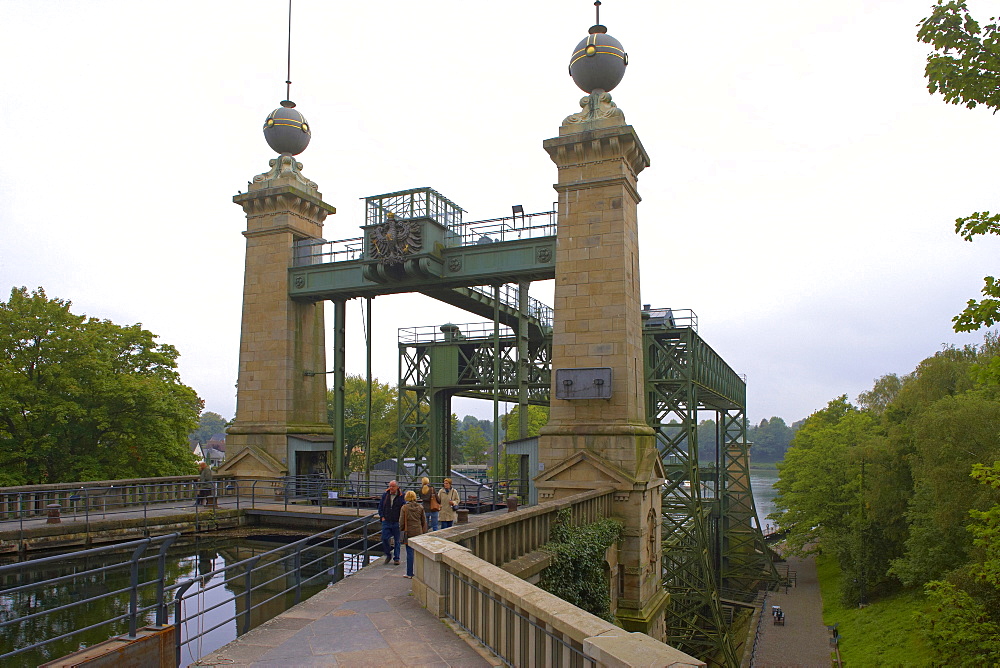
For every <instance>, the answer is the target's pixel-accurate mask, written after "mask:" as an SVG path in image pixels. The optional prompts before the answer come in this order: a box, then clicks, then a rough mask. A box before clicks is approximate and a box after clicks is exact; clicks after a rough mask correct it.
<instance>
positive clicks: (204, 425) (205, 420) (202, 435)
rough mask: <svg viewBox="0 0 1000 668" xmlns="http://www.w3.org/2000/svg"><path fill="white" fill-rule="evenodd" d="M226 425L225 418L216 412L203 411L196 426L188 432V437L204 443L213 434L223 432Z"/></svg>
mask: <svg viewBox="0 0 1000 668" xmlns="http://www.w3.org/2000/svg"><path fill="white" fill-rule="evenodd" d="M228 425H229V423H228V422H226V419H225V418H224V417H222V416H221V415H219V414H218V413H213V412H212V411H205V412H204V413H202V414H201V417H200V418H198V428H197V429H195V430H194V431H193V432H191V433H190V434H188V438H189V439H190V440H192V441H197V442H198V443H200V444H202V445H204V444H205V443H207V442H208V439H210V438H212V436H214V435H215V434H221V433H223V432H225V431H226V427H227V426H228Z"/></svg>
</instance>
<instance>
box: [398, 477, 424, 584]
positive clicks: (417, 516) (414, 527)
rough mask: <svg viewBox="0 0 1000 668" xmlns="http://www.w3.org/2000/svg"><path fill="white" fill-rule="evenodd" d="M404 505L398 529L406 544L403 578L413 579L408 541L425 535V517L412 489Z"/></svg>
mask: <svg viewBox="0 0 1000 668" xmlns="http://www.w3.org/2000/svg"><path fill="white" fill-rule="evenodd" d="M404 498H405V499H406V505H404V506H403V510H402V512H400V513H399V528H400V530H401V531H402V532H403V540H404V541H405V544H406V575H404V576H403V577H406V578H412V577H413V548H412V547H410V539H411V538H415V537H417V536H419V535H421V534H424V533H427V515H425V514H424V506H423V504H422V503H419V502H418V501H417V493H416V492H414V491H413V490H412V489H411V490H410V491H408V492H407V493H406V496H405V497H404Z"/></svg>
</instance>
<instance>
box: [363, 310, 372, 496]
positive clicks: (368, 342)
mask: <svg viewBox="0 0 1000 668" xmlns="http://www.w3.org/2000/svg"><path fill="white" fill-rule="evenodd" d="M365 306H367V307H368V308H367V314H366V316H365V318H366V320H365V365H366V366H365V372H366V379H367V380H368V411H367V412H366V413H365V482H369V481H370V480H371V470H372V458H371V454H372V298H371V297H367V298H366V299H365Z"/></svg>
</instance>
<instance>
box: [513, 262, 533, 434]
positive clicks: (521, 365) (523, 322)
mask: <svg viewBox="0 0 1000 668" xmlns="http://www.w3.org/2000/svg"><path fill="white" fill-rule="evenodd" d="M529 365H530V362H529V361H528V283H527V281H521V282H519V283H518V284H517V371H516V375H517V437H518V438H527V437H528V366H529Z"/></svg>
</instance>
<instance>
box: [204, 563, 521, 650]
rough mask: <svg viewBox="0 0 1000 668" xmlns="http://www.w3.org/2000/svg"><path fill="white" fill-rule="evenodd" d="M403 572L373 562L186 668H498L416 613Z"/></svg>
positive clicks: (449, 630) (462, 640) (457, 636)
mask: <svg viewBox="0 0 1000 668" xmlns="http://www.w3.org/2000/svg"><path fill="white" fill-rule="evenodd" d="M404 559H405V555H404ZM405 572H406V566H405V563H404V565H400V566H387V565H385V561H384V559H379V560H378V561H376V562H374V563H373V564H371V565H369V566H366V567H365V568H363V569H361V570H360V571H358V572H357V573H355V574H354V575H352V576H350V577H348V578H345V579H344V580H341V581H340V582H338V583H336V584H335V585H332V586H330V587H327V588H326V590H324V591H322V592H320V593H318V594H316V595H315V596H313V597H312V598H310V599H309V600H307V601H305V602H303V603H300V604H299V605H297V606H295V607H294V608H292V609H290V610H288V611H286V612H284V613H283V614H281V615H279V616H277V617H275V618H274V619H272V620H270V621H267V622H264V623H263V624H261V625H260V626H258V627H257V628H255V629H253V630H252V631H250V632H249V633H247V634H246V635H243V636H240V637H239V638H237V639H236V640H234V641H233V642H231V643H229V644H228V645H226V646H225V647H222V648H221V649H218V650H216V651H215V652H213V653H212V654H209V655H207V656H205V657H203V658H202V659H201V660H200V661H197V662H196V663H193V664H190V665H192V666H230V667H232V666H235V667H236V668H240V667H244V666H254V667H255V668H260V667H265V666H275V667H278V666H281V667H282V668H286V667H289V666H359V667H362V666H373V667H374V666H378V667H380V668H383V667H386V666H411V667H417V666H421V667H426V668H432V667H433V668H449V667H451V666H455V667H458V666H462V667H463V668H464V667H465V666H470V667H472V666H502V665H503V664H502V663H501V662H500V661H499V660H498V659H496V658H494V657H492V656H491V655H490V654H489V653H488V652H487V651H486V650H485V649H483V648H482V647H481V646H480V645H479V644H478V643H476V641H475V640H474V639H467V637H466V636H465V634H464V632H463V633H461V634H456V632H455V631H454V630H453V629H452V627H450V626H449V625H447V624H445V623H444V622H442V621H441V620H440V619H438V618H437V617H435V616H434V615H432V614H431V613H429V612H428V611H427V610H426V609H424V608H423V607H421V605H420V604H419V603H418V602H417V601H416V599H414V598H413V596H411V595H410V588H411V587H410V583H411V581H410V580H408V579H406V578H404V577H403V575H404V573H405ZM470 640H471V641H470ZM474 645H475V646H474Z"/></svg>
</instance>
